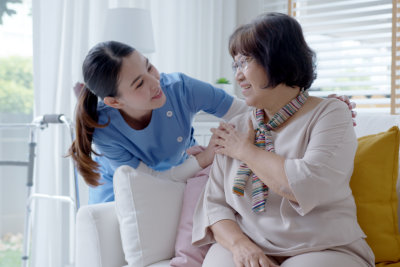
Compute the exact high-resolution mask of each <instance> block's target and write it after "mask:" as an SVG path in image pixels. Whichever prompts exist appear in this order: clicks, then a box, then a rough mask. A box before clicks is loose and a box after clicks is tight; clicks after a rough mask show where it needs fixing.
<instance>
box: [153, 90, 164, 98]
mask: <svg viewBox="0 0 400 267" xmlns="http://www.w3.org/2000/svg"><path fill="white" fill-rule="evenodd" d="M162 94H163V92H162V90H161V89H160V92H158V94H156V95H155V96H153V99H157V98H160V97H161V96H162Z"/></svg>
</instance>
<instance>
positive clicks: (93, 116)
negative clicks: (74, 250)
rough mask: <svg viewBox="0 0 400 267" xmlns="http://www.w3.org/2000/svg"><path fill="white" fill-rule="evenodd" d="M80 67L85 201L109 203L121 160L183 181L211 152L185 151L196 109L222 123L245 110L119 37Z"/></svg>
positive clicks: (79, 143)
mask: <svg viewBox="0 0 400 267" xmlns="http://www.w3.org/2000/svg"><path fill="white" fill-rule="evenodd" d="M82 70H83V77H84V82H85V86H84V88H83V89H82V90H81V92H80V95H79V99H78V103H77V108H76V140H75V141H74V143H73V144H72V146H71V148H70V154H71V155H72V157H73V159H74V160H75V162H76V166H77V168H78V170H79V172H80V174H81V175H82V176H83V178H84V179H85V181H86V183H87V184H89V185H90V186H91V187H90V191H89V203H99V202H106V201H113V200H114V192H113V183H112V181H113V174H114V171H115V170H116V168H118V167H119V166H121V165H129V166H131V167H133V168H135V169H138V170H140V171H144V172H148V173H151V174H154V175H162V176H163V177H165V178H170V179H174V180H180V181H184V180H185V179H188V178H190V177H191V176H192V175H193V174H195V173H196V172H197V171H199V170H200V169H201V168H203V167H205V166H207V165H209V164H210V163H211V162H212V159H213V157H214V144H213V139H211V142H210V144H209V146H208V147H207V149H206V150H205V151H204V152H202V153H199V154H197V155H196V156H189V155H188V154H187V153H186V150H187V149H188V148H190V147H192V146H193V145H195V144H196V140H195V139H194V137H193V127H192V121H193V118H194V116H195V114H196V113H197V112H199V111H200V110H203V111H205V112H207V113H210V114H212V115H215V116H217V117H221V118H223V119H224V120H229V119H231V118H232V117H234V116H235V115H238V114H240V113H243V112H245V111H247V110H248V107H247V105H246V104H245V103H244V101H242V100H239V99H237V98H234V97H232V96H230V95H228V94H227V93H225V92H224V91H223V90H221V89H218V88H215V87H213V86H212V85H210V84H207V83H204V82H201V81H198V80H196V79H193V78H190V77H188V76H186V75H184V74H182V73H172V74H165V73H161V74H159V72H158V70H157V69H156V68H155V67H154V66H153V65H152V64H151V63H150V62H149V60H148V59H147V58H146V57H144V56H143V55H142V54H140V53H139V52H138V51H136V50H135V49H134V48H132V47H130V46H128V45H125V44H122V43H118V42H113V41H110V42H104V43H99V44H98V45H96V46H95V47H93V48H92V49H91V50H90V51H89V53H88V55H87V56H86V58H85V60H84V63H83V67H82ZM99 100H100V101H99ZM349 107H350V109H351V108H352V106H351V105H349ZM92 144H93V145H94V147H92ZM160 172H162V173H161V174H160Z"/></svg>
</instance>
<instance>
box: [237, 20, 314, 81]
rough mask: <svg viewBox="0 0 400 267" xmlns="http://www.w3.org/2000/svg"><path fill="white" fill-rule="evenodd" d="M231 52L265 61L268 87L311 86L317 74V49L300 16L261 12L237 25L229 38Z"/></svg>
mask: <svg viewBox="0 0 400 267" xmlns="http://www.w3.org/2000/svg"><path fill="white" fill-rule="evenodd" d="M229 52H230V54H231V56H232V57H235V56H236V55H238V54H242V55H244V56H249V57H251V58H254V59H255V60H256V61H257V62H258V63H259V64H260V65H262V66H263V67H264V69H265V71H266V73H267V78H268V84H267V85H266V86H265V88H268V87H272V88H273V87H275V86H277V85H279V84H281V83H284V84H286V85H288V86H299V87H300V88H304V89H308V88H310V86H311V84H312V83H313V81H314V80H315V78H316V72H315V67H316V66H315V60H316V56H315V53H314V51H312V50H311V48H310V47H309V46H308V45H307V43H306V41H305V39H304V36H303V31H302V29H301V26H300V24H299V23H298V22H297V20H295V19H294V18H292V17H290V16H288V15H285V14H281V13H266V14H262V15H260V16H258V17H256V18H255V19H254V20H253V21H252V22H250V23H248V24H245V25H242V26H240V27H239V28H237V29H236V30H235V32H234V33H233V34H232V35H231V37H230V39H229Z"/></svg>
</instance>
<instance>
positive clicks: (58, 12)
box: [31, 0, 237, 267]
mask: <svg viewBox="0 0 400 267" xmlns="http://www.w3.org/2000/svg"><path fill="white" fill-rule="evenodd" d="M236 3H237V1H236V0H167V1H166V0H149V1H144V0H139V1H137V0H136V1H135V0H130V1H121V0H101V1H100V0H84V1H82V0H34V1H33V8H32V15H33V39H34V41H33V45H34V50H33V51H34V56H33V58H34V90H35V116H39V115H43V114H61V113H62V114H65V115H67V116H68V117H69V118H71V119H73V114H74V108H75V103H76V99H75V96H74V94H73V90H72V87H73V85H74V84H75V82H77V81H82V76H81V75H82V74H81V66H82V61H83V59H84V57H85V55H86V53H87V51H88V50H89V49H90V48H91V47H92V46H93V45H94V44H96V43H97V42H98V41H97V40H100V35H101V28H102V23H103V21H104V18H105V13H106V10H107V8H109V7H124V6H125V7H141V8H146V9H149V10H150V12H151V16H152V21H153V31H154V40H155V49H156V51H155V52H154V53H152V54H149V55H146V56H148V57H149V58H150V59H151V61H152V62H153V63H154V65H155V66H156V67H157V68H158V69H159V71H160V72H175V71H180V72H184V73H186V74H188V75H190V76H192V77H194V78H197V79H200V80H203V81H206V82H210V83H213V82H214V81H215V80H216V79H217V78H219V77H226V78H228V79H230V80H231V81H233V75H232V73H231V69H230V63H231V61H232V60H231V58H230V56H229V53H228V49H227V45H228V37H229V35H230V34H231V33H232V31H233V29H234V28H235V26H236ZM38 137H39V138H38V149H37V165H36V191H37V192H39V193H44V194H57V195H60V194H61V195H67V194H69V193H70V188H71V186H70V182H69V180H70V177H71V170H70V169H71V167H70V160H69V158H65V157H63V156H64V155H65V154H66V152H67V149H68V147H69V145H70V139H69V133H68V132H67V131H66V129H65V127H63V126H62V125H50V127H49V128H47V129H45V130H43V131H40V133H39V136H38ZM81 181H82V179H81ZM80 187H81V189H87V187H86V186H85V185H84V184H83V183H82V182H81V184H80ZM86 202H87V193H86V190H82V192H81V205H84V204H86ZM72 222H73V221H72ZM70 223H71V216H69V208H68V205H67V204H59V203H57V202H55V201H48V200H37V201H35V206H34V221H33V226H34V232H33V242H32V253H31V254H32V259H31V266H37V267H46V266H49V267H52V266H68V264H70V263H71V262H72V261H73V253H71V251H73V247H72V246H70V245H69V244H68V238H69V233H68V229H69V225H70Z"/></svg>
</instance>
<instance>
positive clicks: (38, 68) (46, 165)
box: [30, 0, 108, 267]
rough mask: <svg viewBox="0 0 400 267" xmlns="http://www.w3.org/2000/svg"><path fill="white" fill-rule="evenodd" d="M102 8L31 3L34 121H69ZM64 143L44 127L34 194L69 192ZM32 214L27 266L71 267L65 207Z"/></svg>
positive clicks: (55, 130) (90, 0) (62, 133)
mask: <svg viewBox="0 0 400 267" xmlns="http://www.w3.org/2000/svg"><path fill="white" fill-rule="evenodd" d="M107 8H108V2H107V1H105V0H103V1H98V0H85V1H81V0H73V1H71V0H56V1H54V0H34V1H33V6H32V16H33V48H34V49H33V51H34V54H33V61H34V90H35V110H34V114H35V116H39V115H43V114H65V115H66V116H68V117H69V118H71V119H72V118H73V112H74V106H75V102H76V101H75V96H74V94H73V90H72V86H73V85H74V83H75V82H76V81H79V80H82V79H81V65H82V63H81V62H82V59H83V57H84V56H85V54H86V52H87V50H88V48H89V45H90V44H91V43H93V42H94V41H92V40H95V39H96V38H97V36H98V30H97V27H96V26H97V25H96V24H97V23H98V22H99V21H100V20H101V19H102V14H104V13H105V10H106V9H107ZM70 143H71V141H70V138H69V133H68V131H67V130H66V127H63V125H50V127H49V128H48V129H45V130H43V131H40V132H39V135H38V147H37V165H36V167H37V168H36V172H35V174H36V192H38V193H43V194H50V195H68V194H69V193H70V188H71V187H70V182H69V181H70V177H71V175H70V161H69V158H64V155H65V154H66V153H67V150H68V146H69V145H70ZM84 201H85V200H84V197H83V198H82V202H84ZM33 215H34V220H33V229H34V232H33V236H32V237H33V239H32V252H31V255H32V258H31V261H30V262H31V266H38V267H43V266H49V267H50V266H68V264H70V263H71V262H73V246H72V244H69V242H68V241H69V237H70V234H73V233H69V226H70V225H71V220H73V217H72V216H69V215H70V209H69V207H68V205H67V204H61V203H57V202H56V201H49V200H37V201H35V202H34V214H33ZM72 223H73V221H72Z"/></svg>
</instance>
